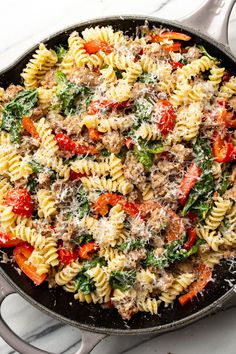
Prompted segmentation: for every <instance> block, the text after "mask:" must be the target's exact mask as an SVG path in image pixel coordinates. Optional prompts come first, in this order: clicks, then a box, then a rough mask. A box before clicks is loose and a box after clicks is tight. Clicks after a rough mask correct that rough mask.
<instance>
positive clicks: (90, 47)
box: [84, 39, 113, 54]
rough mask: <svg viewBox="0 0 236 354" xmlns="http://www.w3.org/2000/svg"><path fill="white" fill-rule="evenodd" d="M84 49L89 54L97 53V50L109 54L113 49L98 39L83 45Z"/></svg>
mask: <svg viewBox="0 0 236 354" xmlns="http://www.w3.org/2000/svg"><path fill="white" fill-rule="evenodd" d="M84 49H85V50H86V52H87V53H89V54H94V53H97V52H98V51H99V50H102V51H103V52H105V53H107V54H108V53H111V51H112V49H113V47H112V46H111V45H110V44H108V43H107V42H105V41H101V40H99V39H93V40H91V41H89V42H86V43H85V44H84Z"/></svg>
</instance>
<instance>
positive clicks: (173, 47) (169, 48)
mask: <svg viewBox="0 0 236 354" xmlns="http://www.w3.org/2000/svg"><path fill="white" fill-rule="evenodd" d="M162 48H163V49H165V51H166V52H167V53H169V52H179V51H180V49H181V43H180V42H176V43H174V44H164V45H163V46H162Z"/></svg>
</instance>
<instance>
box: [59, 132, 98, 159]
mask: <svg viewBox="0 0 236 354" xmlns="http://www.w3.org/2000/svg"><path fill="white" fill-rule="evenodd" d="M55 138H56V141H57V143H58V145H59V148H60V149H62V150H66V151H70V152H71V153H73V154H75V155H86V154H88V155H95V154H97V149H96V147H94V146H91V145H90V146H82V145H79V144H78V143H77V142H76V141H73V140H71V138H70V137H69V136H68V135H66V134H64V133H58V134H56V136H55Z"/></svg>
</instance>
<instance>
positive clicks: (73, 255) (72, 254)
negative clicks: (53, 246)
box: [58, 247, 78, 265]
mask: <svg viewBox="0 0 236 354" xmlns="http://www.w3.org/2000/svg"><path fill="white" fill-rule="evenodd" d="M58 256H59V259H60V261H61V262H62V263H63V264H66V265H67V264H70V263H72V262H74V261H75V260H76V259H77V258H78V254H77V252H76V250H71V249H69V248H65V247H61V248H59V250H58Z"/></svg>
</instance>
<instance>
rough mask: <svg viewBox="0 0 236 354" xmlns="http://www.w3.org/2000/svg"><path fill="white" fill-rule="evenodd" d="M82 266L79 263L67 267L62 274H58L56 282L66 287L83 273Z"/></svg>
mask: <svg viewBox="0 0 236 354" xmlns="http://www.w3.org/2000/svg"><path fill="white" fill-rule="evenodd" d="M81 269H82V266H81V264H80V263H78V262H72V263H71V264H69V265H67V266H65V267H64V268H63V269H62V270H61V271H60V272H58V273H56V275H55V281H56V283H57V285H65V284H67V283H69V282H70V281H71V280H72V279H73V278H75V277H76V275H77V274H79V272H80V271H81Z"/></svg>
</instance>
